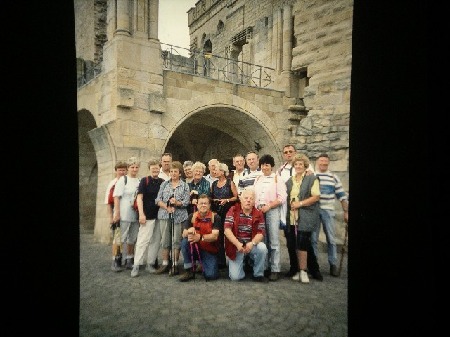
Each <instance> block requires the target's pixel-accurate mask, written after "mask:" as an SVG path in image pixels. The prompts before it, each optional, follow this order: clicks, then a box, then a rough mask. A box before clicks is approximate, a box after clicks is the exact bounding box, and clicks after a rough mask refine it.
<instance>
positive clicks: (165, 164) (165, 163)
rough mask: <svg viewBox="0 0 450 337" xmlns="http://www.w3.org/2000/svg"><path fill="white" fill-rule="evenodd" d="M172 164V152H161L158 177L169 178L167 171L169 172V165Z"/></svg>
mask: <svg viewBox="0 0 450 337" xmlns="http://www.w3.org/2000/svg"><path fill="white" fill-rule="evenodd" d="M171 164H172V154H171V153H168V152H166V153H163V154H162V156H161V168H160V170H159V175H158V177H159V178H162V179H164V180H169V179H170V176H169V172H170V165H171Z"/></svg>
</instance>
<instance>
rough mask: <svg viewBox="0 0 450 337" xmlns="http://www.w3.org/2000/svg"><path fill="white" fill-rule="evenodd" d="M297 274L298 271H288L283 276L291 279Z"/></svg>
mask: <svg viewBox="0 0 450 337" xmlns="http://www.w3.org/2000/svg"><path fill="white" fill-rule="evenodd" d="M297 273H298V270H289V271H288V272H287V273H285V274H284V277H292V276H294V275H295V274H297Z"/></svg>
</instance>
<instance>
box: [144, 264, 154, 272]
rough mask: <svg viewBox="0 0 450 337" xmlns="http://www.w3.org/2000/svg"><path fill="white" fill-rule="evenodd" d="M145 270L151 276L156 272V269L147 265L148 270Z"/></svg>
mask: <svg viewBox="0 0 450 337" xmlns="http://www.w3.org/2000/svg"><path fill="white" fill-rule="evenodd" d="M145 270H147V271H148V272H149V273H150V274H154V273H155V271H156V269H155V268H154V267H153V266H152V265H150V264H148V265H147V268H145Z"/></svg>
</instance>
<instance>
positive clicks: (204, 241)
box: [179, 194, 220, 282]
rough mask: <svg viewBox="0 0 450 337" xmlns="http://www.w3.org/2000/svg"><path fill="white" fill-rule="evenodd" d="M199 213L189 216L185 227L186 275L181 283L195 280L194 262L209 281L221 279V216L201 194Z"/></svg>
mask: <svg viewBox="0 0 450 337" xmlns="http://www.w3.org/2000/svg"><path fill="white" fill-rule="evenodd" d="M197 209H198V211H196V212H194V213H191V214H189V217H188V220H187V221H185V223H184V225H183V232H182V237H183V238H182V240H181V253H182V254H183V259H184V274H183V275H181V276H180V278H179V280H180V281H181V282H186V281H189V280H191V279H193V278H194V276H195V274H194V270H195V266H194V264H193V262H194V261H197V260H198V261H199V262H200V263H201V265H202V269H203V276H204V277H205V279H206V280H207V281H208V280H215V279H217V278H218V277H219V266H218V262H217V253H218V252H219V243H218V238H219V229H220V216H219V215H217V214H216V213H214V212H212V211H211V199H210V197H208V196H207V195H206V194H201V195H200V196H199V197H198V200H197Z"/></svg>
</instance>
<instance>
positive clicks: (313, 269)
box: [284, 225, 320, 274]
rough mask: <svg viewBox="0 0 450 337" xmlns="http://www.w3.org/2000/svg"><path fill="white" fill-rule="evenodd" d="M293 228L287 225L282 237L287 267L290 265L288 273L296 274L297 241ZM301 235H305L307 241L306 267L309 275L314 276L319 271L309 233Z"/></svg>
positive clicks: (297, 267)
mask: <svg viewBox="0 0 450 337" xmlns="http://www.w3.org/2000/svg"><path fill="white" fill-rule="evenodd" d="M295 234H296V233H295V226H291V225H288V226H286V228H285V229H284V235H285V236H286V244H287V249H288V254H289V265H290V268H289V269H290V271H292V272H298V271H300V268H299V266H298V258H297V239H296V235H295ZM302 234H303V235H306V236H307V237H306V238H305V240H307V241H308V244H307V247H308V248H307V252H308V256H307V262H306V263H307V266H308V271H309V273H310V274H315V273H317V272H318V271H320V268H319V263H318V262H317V256H316V254H314V249H313V247H312V244H311V233H310V232H308V233H305V232H303V233H302Z"/></svg>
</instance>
